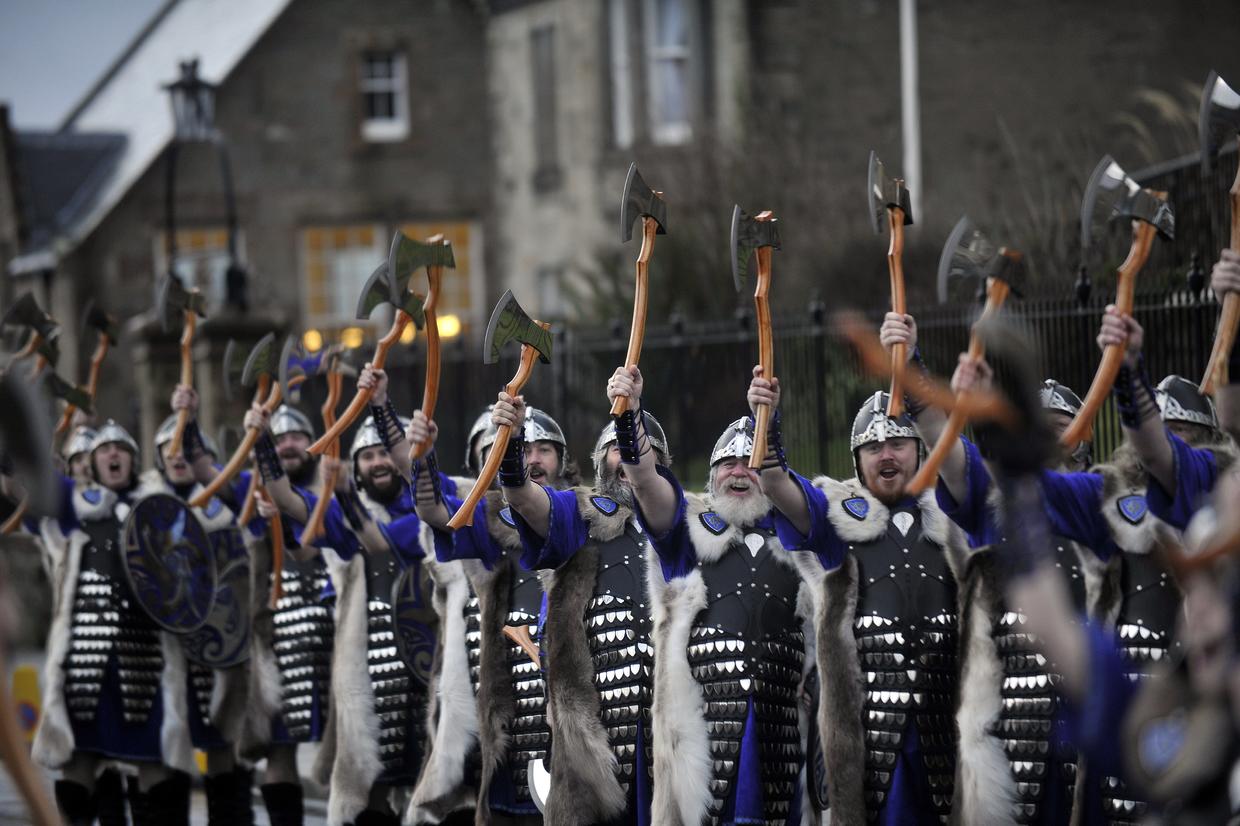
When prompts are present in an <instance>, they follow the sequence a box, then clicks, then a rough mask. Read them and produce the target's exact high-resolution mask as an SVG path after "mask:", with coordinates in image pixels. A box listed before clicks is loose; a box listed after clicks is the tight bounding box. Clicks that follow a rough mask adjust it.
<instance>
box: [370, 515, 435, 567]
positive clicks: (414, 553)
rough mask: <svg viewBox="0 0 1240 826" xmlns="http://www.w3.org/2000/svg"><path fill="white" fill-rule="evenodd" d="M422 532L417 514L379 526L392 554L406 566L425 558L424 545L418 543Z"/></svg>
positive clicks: (420, 521)
mask: <svg viewBox="0 0 1240 826" xmlns="http://www.w3.org/2000/svg"><path fill="white" fill-rule="evenodd" d="M421 530H422V520H421V519H418V516H417V514H409V515H408V516H401V517H398V518H396V519H393V520H392V521H391V522H388V523H387V524H386V525H382V524H381V525H379V531H380V533H382V534H383V537H384V538H385V539H387V541H388V545H389V546H391V548H392V553H394V554H396V558H397V559H399V560H400V561H401V562H402V563H403V564H404V565H409V564H410V563H411V562H413V561H414V560H418V559H421V558H422V557H423V556H425V554H424V553H423V552H422V543H421V542H419V541H418V536H419V534H420V533H421Z"/></svg>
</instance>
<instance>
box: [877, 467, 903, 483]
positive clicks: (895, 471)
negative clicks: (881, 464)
mask: <svg viewBox="0 0 1240 826" xmlns="http://www.w3.org/2000/svg"><path fill="white" fill-rule="evenodd" d="M899 475H900V469H899V468H896V467H885V468H883V469H881V470H880V471H879V472H878V478H880V479H886V480H887V481H888V482H890V481H891V480H892V479H894V478H896V477H897V476H899Z"/></svg>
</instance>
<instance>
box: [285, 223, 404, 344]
mask: <svg viewBox="0 0 1240 826" xmlns="http://www.w3.org/2000/svg"><path fill="white" fill-rule="evenodd" d="M390 241H391V238H390V237H388V236H386V235H385V233H384V229H383V226H382V225H380V224H352V225H345V226H321V227H307V228H305V229H303V230H302V231H301V270H302V290H301V294H302V308H303V310H304V318H305V325H306V327H308V328H309V327H322V328H327V329H328V330H334V329H338V328H341V327H345V326H368V325H367V324H366V322H359V321H357V320H356V319H355V315H356V312H357V299H358V296H359V295H361V292H362V287H363V286H365V284H366V279H367V278H369V277H370V274H371V273H372V272H374V271H375V268H376V267H378V266H379V265H380V264H382V263H383V262H384V261H385V260H386V259H387V252H388V243H389V242H390ZM384 320H385V316H384V315H383V313H382V311H381V310H375V314H374V318H372V319H371V321H370V325H369V326H371V327H373V326H374V325H376V324H382V323H384Z"/></svg>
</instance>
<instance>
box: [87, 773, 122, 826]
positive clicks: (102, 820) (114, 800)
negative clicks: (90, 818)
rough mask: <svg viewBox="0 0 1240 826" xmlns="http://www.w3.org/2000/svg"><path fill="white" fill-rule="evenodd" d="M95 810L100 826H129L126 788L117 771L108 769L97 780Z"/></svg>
mask: <svg viewBox="0 0 1240 826" xmlns="http://www.w3.org/2000/svg"><path fill="white" fill-rule="evenodd" d="M95 810H96V816H97V817H98V818H99V826H129V818H127V817H126V816H125V787H124V785H123V784H122V783H121V773H120V772H118V771H117V770H116V769H108V770H107V771H105V772H104V773H103V774H101V775H99V777H98V779H96V780H95Z"/></svg>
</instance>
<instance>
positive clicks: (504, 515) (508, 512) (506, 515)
mask: <svg viewBox="0 0 1240 826" xmlns="http://www.w3.org/2000/svg"><path fill="white" fill-rule="evenodd" d="M499 520H500V521H501V522H503V523H504V524H505V525H507V526H508V527H510V528H515V527H516V526H517V519H516V517H514V516H513V515H512V508H511V507H506V508H504V509H502V510H501V511H500V512H499Z"/></svg>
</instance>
